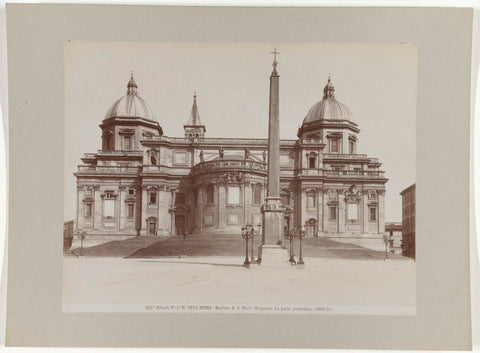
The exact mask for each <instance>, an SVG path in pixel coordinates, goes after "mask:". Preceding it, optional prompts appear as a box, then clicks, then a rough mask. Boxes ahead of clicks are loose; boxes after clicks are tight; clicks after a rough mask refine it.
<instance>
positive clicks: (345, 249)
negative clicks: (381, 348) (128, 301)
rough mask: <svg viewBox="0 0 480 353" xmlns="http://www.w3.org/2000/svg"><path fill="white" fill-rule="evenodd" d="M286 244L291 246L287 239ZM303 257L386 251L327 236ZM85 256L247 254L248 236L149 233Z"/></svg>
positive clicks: (306, 245)
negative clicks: (155, 234)
mask: <svg viewBox="0 0 480 353" xmlns="http://www.w3.org/2000/svg"><path fill="white" fill-rule="evenodd" d="M260 246H261V237H260V236H257V237H255V238H254V240H253V256H254V258H255V259H257V258H258V249H259V247H260ZM284 247H286V249H287V251H288V249H289V243H288V241H285V242H284ZM302 247H303V257H318V258H340V259H358V260H368V259H377V260H383V258H384V256H385V253H384V252H383V251H375V250H372V249H367V248H364V247H361V246H359V245H355V244H348V243H340V242H337V241H334V240H331V239H326V238H306V239H303V241H302ZM293 248H294V254H295V259H297V260H298V254H299V241H298V239H295V240H294V246H293ZM251 249H252V246H251V241H249V244H248V256H249V258H250V257H251ZM73 254H74V255H77V256H78V255H81V254H82V251H81V249H78V248H77V249H75V250H73ZM83 255H84V256H87V257H88V256H92V257H93V256H98V257H126V258H156V257H180V256H184V255H186V256H188V257H192V256H199V257H200V256H201V257H203V256H237V257H241V258H244V257H245V240H243V239H242V236H241V235H240V234H229V233H227V234H221V233H215V234H210V233H208V234H206V233H204V234H190V235H188V236H187V238H186V239H185V250H184V245H183V238H182V236H173V237H159V236H157V237H147V236H138V237H133V238H130V239H126V240H118V241H111V242H108V243H104V244H100V245H96V246H92V247H88V248H84V249H83ZM388 256H389V259H406V258H404V257H403V256H400V255H395V254H388Z"/></svg>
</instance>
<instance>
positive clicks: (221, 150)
mask: <svg viewBox="0 0 480 353" xmlns="http://www.w3.org/2000/svg"><path fill="white" fill-rule="evenodd" d="M218 155H219V156H220V158H222V159H223V156H224V153H223V146H222V147H220V149H219V150H218Z"/></svg>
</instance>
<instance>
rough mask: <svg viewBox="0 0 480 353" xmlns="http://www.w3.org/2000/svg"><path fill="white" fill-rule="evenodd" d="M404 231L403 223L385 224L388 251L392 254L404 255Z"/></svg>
mask: <svg viewBox="0 0 480 353" xmlns="http://www.w3.org/2000/svg"><path fill="white" fill-rule="evenodd" d="M402 229H403V225H402V223H401V222H386V223H385V235H386V236H387V242H388V244H387V245H388V251H389V252H391V253H392V254H399V255H402Z"/></svg>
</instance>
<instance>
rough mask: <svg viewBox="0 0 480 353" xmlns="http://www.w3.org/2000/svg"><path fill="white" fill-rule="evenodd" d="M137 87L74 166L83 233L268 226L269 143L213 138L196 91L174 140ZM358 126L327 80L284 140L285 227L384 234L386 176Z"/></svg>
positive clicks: (335, 234)
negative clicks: (362, 142)
mask: <svg viewBox="0 0 480 353" xmlns="http://www.w3.org/2000/svg"><path fill="white" fill-rule="evenodd" d="M137 88H138V87H137V84H136V82H135V80H134V78H133V75H132V77H131V79H130V81H129V82H128V85H127V94H126V95H125V96H123V97H121V98H120V99H118V100H117V101H116V102H114V103H113V105H112V106H111V107H110V109H108V111H107V113H106V115H105V118H104V120H103V121H102V123H101V124H100V129H101V131H102V135H101V136H102V149H101V150H100V151H98V152H96V153H86V154H85V155H84V157H83V158H82V161H83V164H82V165H79V166H78V170H77V172H76V173H75V176H76V179H77V213H76V231H77V233H83V234H84V235H87V236H90V237H95V236H101V237H102V238H105V237H107V236H111V237H112V239H113V237H131V236H147V235H148V236H160V235H165V236H168V235H177V234H183V232H188V233H197V232H198V233H203V232H207V233H211V234H212V236H214V235H215V233H218V232H222V233H225V232H227V233H228V232H232V233H235V234H237V235H238V234H239V232H240V228H241V227H242V226H243V225H246V224H247V223H250V224H253V225H257V224H260V223H261V221H262V217H261V207H262V205H263V204H264V202H265V198H266V186H267V185H266V183H267V162H268V153H267V151H268V140H267V139H255V138H208V137H207V133H206V131H207V129H206V126H205V125H203V124H202V122H201V120H200V114H199V109H198V106H197V99H196V95H194V96H193V105H192V109H191V114H190V116H189V117H188V119H185V120H186V124H185V125H184V136H183V137H168V136H166V135H165V134H164V132H163V130H162V127H161V126H160V124H159V122H158V121H157V120H156V118H155V117H154V114H153V112H152V110H151V108H150V107H149V105H148V104H147V103H146V102H145V100H144V99H143V98H141V97H140V96H139V95H138V93H137ZM266 104H267V102H266ZM266 119H267V117H266ZM280 120H281V117H280ZM359 133H360V129H359V126H358V125H357V124H356V123H355V121H354V119H353V115H352V113H351V112H350V110H349V108H348V107H347V106H345V105H344V104H342V103H340V102H339V101H338V100H337V99H336V98H335V88H334V86H333V84H332V82H331V80H330V78H328V82H327V84H326V86H325V88H324V90H323V99H321V100H319V101H318V102H317V103H315V104H314V105H313V106H312V107H311V108H310V110H308V113H307V115H306V116H305V118H304V120H303V123H302V125H301V127H300V128H299V129H298V132H297V136H298V138H297V139H292V140H281V141H280V197H281V202H282V204H283V205H284V206H285V208H286V212H285V214H284V227H287V228H292V227H298V226H303V227H305V232H306V236H307V237H329V238H334V239H336V240H340V241H348V242H356V243H359V242H360V243H361V242H365V243H368V241H369V240H371V239H377V240H380V239H382V236H383V234H384V232H385V220H384V208H385V203H384V198H385V183H386V182H387V180H388V179H386V178H385V175H384V172H383V171H382V170H381V169H380V167H381V163H380V162H379V161H378V159H376V158H370V157H368V156H367V155H365V154H360V153H358V152H359V151H357V143H358V140H359Z"/></svg>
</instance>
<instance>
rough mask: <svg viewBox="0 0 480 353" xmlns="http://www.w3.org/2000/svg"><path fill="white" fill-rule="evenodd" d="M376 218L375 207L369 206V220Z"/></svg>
mask: <svg viewBox="0 0 480 353" xmlns="http://www.w3.org/2000/svg"><path fill="white" fill-rule="evenodd" d="M376 220H377V209H376V208H375V207H370V221H376Z"/></svg>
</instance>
